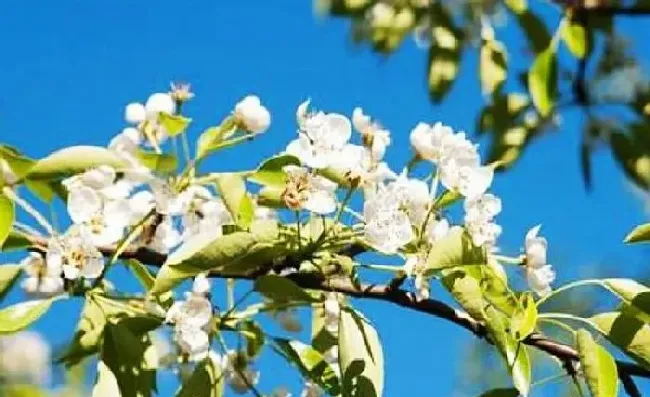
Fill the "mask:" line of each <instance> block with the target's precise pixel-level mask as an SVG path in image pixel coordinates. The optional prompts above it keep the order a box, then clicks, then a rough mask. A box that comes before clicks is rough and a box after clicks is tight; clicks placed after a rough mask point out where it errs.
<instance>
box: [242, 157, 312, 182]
mask: <svg viewBox="0 0 650 397" xmlns="http://www.w3.org/2000/svg"><path fill="white" fill-rule="evenodd" d="M288 165H296V166H299V165H300V160H299V159H298V158H297V157H295V156H292V155H289V154H281V155H279V156H275V157H271V158H270V159H268V160H266V161H264V162H263V163H262V164H260V166H259V167H258V168H257V170H255V172H254V173H252V174H251V175H250V176H249V177H248V180H249V181H251V182H255V183H258V184H260V185H264V186H273V187H277V188H279V189H284V186H285V183H286V178H287V173H286V172H284V170H283V168H284V167H286V166H288Z"/></svg>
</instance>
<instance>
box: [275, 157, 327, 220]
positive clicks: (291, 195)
mask: <svg viewBox="0 0 650 397" xmlns="http://www.w3.org/2000/svg"><path fill="white" fill-rule="evenodd" d="M284 170H285V172H286V173H287V182H286V186H285V189H284V192H283V194H282V197H283V199H284V201H285V203H286V204H287V206H288V207H289V208H290V209H293V210H300V209H306V210H308V211H311V212H313V213H316V214H321V215H325V214H329V213H332V212H334V211H335V210H336V187H337V185H336V183H334V182H332V181H330V180H329V179H327V178H324V177H322V176H320V175H314V174H312V173H311V172H309V171H307V170H306V169H304V168H301V167H296V166H286V167H284Z"/></svg>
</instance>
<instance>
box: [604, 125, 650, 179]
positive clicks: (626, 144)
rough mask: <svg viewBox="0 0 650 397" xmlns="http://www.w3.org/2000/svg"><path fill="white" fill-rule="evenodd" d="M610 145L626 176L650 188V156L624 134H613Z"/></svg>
mask: <svg viewBox="0 0 650 397" xmlns="http://www.w3.org/2000/svg"><path fill="white" fill-rule="evenodd" d="M609 144H610V147H611V149H612V153H613V155H614V158H615V159H616V160H617V161H618V162H619V164H620V165H621V167H623V171H624V172H625V174H626V175H627V176H628V177H629V178H630V179H631V180H632V181H634V183H636V184H637V185H639V186H641V187H643V188H644V189H648V188H650V156H648V155H647V154H646V153H644V151H643V149H642V148H641V147H640V146H639V144H638V143H637V142H634V141H633V140H632V139H630V138H629V137H628V136H627V135H625V134H624V133H622V132H611V135H610V137H609Z"/></svg>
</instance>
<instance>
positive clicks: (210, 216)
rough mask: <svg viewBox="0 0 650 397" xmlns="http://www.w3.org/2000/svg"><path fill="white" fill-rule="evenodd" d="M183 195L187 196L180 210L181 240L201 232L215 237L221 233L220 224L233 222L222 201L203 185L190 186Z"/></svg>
mask: <svg viewBox="0 0 650 397" xmlns="http://www.w3.org/2000/svg"><path fill="white" fill-rule="evenodd" d="M185 195H187V196H188V197H189V200H188V201H187V204H185V207H184V208H181V211H182V217H181V220H182V225H183V233H182V236H183V240H188V239H190V238H192V237H193V236H197V235H200V234H203V233H210V234H212V235H214V236H215V237H218V236H220V235H221V230H222V226H223V225H225V224H229V223H233V220H232V216H231V215H230V212H229V211H228V209H227V208H226V205H225V204H224V202H223V201H222V200H221V199H219V198H216V197H214V196H213V195H212V193H211V192H210V191H209V190H208V189H206V188H205V187H203V186H198V185H192V186H190V187H189V188H188V189H187V191H186V192H185Z"/></svg>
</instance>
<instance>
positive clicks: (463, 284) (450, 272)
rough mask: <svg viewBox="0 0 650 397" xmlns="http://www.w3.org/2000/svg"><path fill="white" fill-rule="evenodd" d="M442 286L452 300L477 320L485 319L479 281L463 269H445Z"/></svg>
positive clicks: (483, 301) (484, 303)
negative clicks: (450, 295) (451, 296)
mask: <svg viewBox="0 0 650 397" xmlns="http://www.w3.org/2000/svg"><path fill="white" fill-rule="evenodd" d="M442 284H443V285H444V287H445V288H446V289H447V291H449V292H450V293H451V294H452V295H453V297H454V299H456V301H457V302H458V303H459V304H460V305H461V306H462V307H463V309H465V311H467V313H469V315H470V316H472V318H475V319H477V320H484V319H485V306H486V304H487V302H486V301H485V299H483V292H482V291H481V285H480V283H479V281H478V280H477V279H476V278H475V277H473V276H471V275H469V274H468V273H467V272H466V271H465V270H463V269H460V268H459V269H447V270H445V271H443V277H442Z"/></svg>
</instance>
